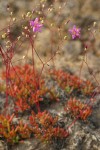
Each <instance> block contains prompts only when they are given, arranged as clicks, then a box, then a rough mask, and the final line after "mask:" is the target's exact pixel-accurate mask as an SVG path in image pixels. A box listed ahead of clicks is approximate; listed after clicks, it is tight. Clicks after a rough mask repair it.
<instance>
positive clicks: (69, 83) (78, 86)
mask: <svg viewBox="0 0 100 150" xmlns="http://www.w3.org/2000/svg"><path fill="white" fill-rule="evenodd" d="M50 74H51V75H52V77H53V78H54V79H55V80H56V81H57V83H58V84H59V86H60V87H61V88H62V89H64V90H66V92H67V93H69V94H71V93H72V91H73V90H77V91H81V92H82V93H83V94H85V95H89V94H91V93H92V91H93V89H94V86H93V84H92V83H91V82H90V81H83V80H81V79H80V78H79V77H77V76H75V75H71V74H69V73H67V72H64V71H62V70H58V71H56V70H53V71H50Z"/></svg>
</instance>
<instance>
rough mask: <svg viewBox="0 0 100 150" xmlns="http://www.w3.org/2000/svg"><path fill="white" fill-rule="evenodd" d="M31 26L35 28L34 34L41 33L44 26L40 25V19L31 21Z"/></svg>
mask: <svg viewBox="0 0 100 150" xmlns="http://www.w3.org/2000/svg"><path fill="white" fill-rule="evenodd" d="M30 26H31V27H32V28H33V32H41V28H42V26H43V24H41V23H39V19H38V18H36V19H35V20H34V21H33V20H31V21H30Z"/></svg>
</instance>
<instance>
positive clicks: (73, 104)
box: [65, 98, 92, 120]
mask: <svg viewBox="0 0 100 150" xmlns="http://www.w3.org/2000/svg"><path fill="white" fill-rule="evenodd" d="M65 111H67V112H70V113H72V115H74V116H75V117H77V116H79V118H80V119H82V120H86V119H87V117H88V116H90V115H91V113H92V108H91V107H90V106H88V105H87V104H84V103H82V102H80V101H79V100H76V99H75V98H74V99H70V100H69V101H68V103H67V104H66V107H65Z"/></svg>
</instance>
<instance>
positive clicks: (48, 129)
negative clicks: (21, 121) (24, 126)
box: [29, 111, 68, 141]
mask: <svg viewBox="0 0 100 150" xmlns="http://www.w3.org/2000/svg"><path fill="white" fill-rule="evenodd" d="M29 119H30V124H31V125H32V127H33V128H32V129H33V133H34V134H35V137H37V138H40V139H41V140H42V141H52V139H53V138H65V137H67V136H68V132H67V131H66V130H64V129H63V128H60V127H59V126H57V122H58V117H55V118H53V117H52V116H51V114H50V113H48V112H46V111H44V112H39V113H38V114H35V113H34V112H32V115H31V116H30V118H29Z"/></svg>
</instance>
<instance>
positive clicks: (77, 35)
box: [68, 25, 81, 40]
mask: <svg viewBox="0 0 100 150" xmlns="http://www.w3.org/2000/svg"><path fill="white" fill-rule="evenodd" d="M68 31H69V32H70V34H71V35H72V39H73V40H74V39H76V38H80V31H81V28H76V25H74V26H73V28H72V29H69V30H68Z"/></svg>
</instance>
